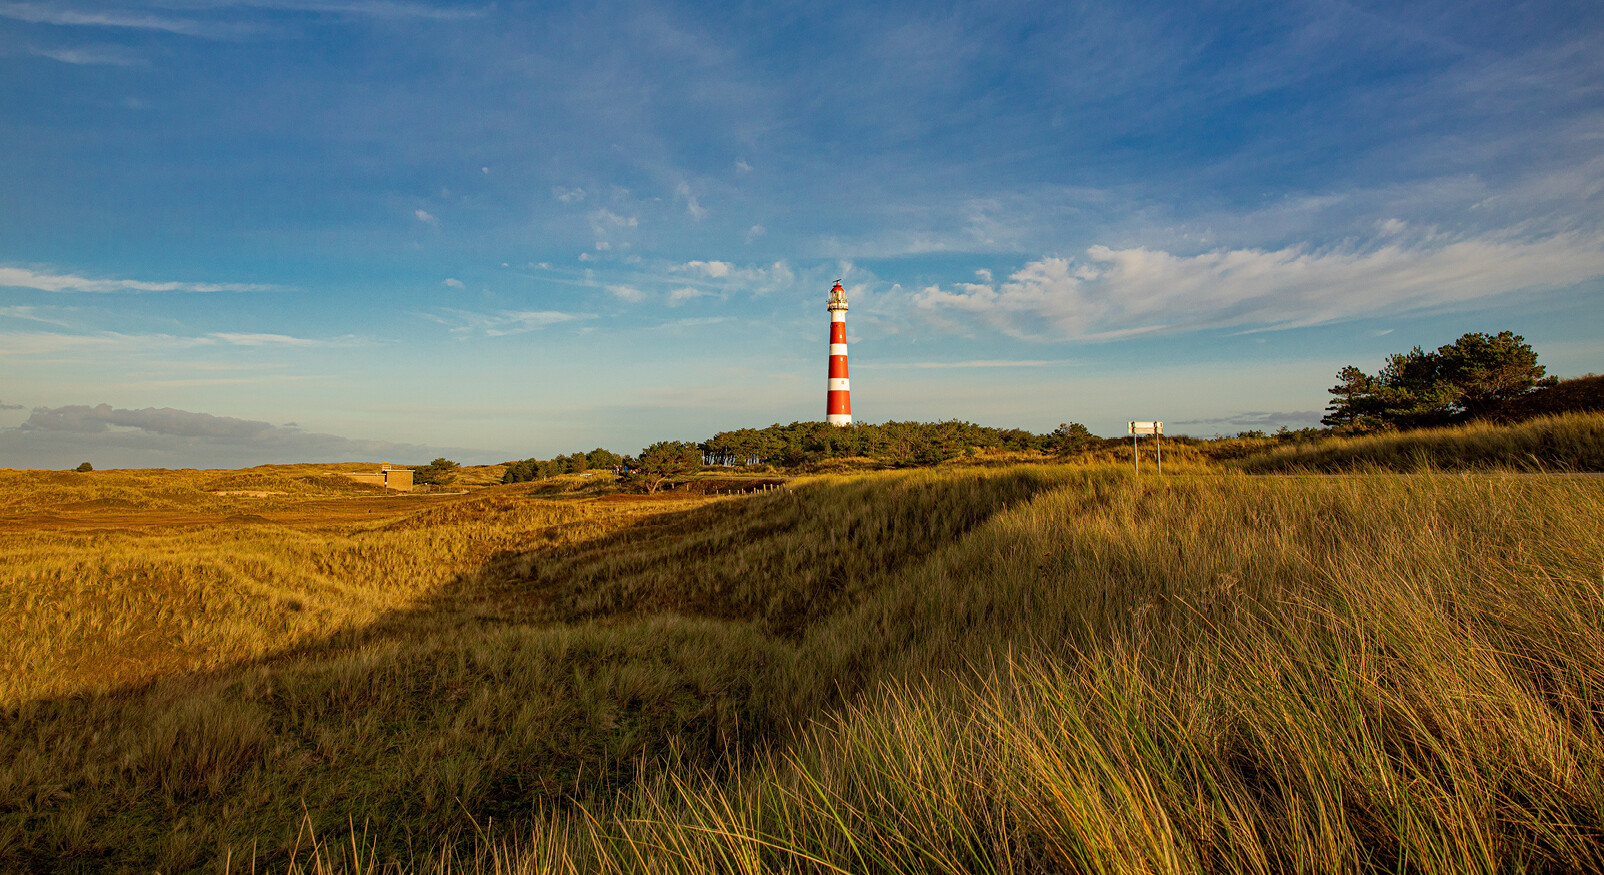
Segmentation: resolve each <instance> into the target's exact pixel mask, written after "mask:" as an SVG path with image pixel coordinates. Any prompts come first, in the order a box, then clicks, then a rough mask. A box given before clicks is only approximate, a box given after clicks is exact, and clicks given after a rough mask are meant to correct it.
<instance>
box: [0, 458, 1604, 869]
mask: <svg viewBox="0 0 1604 875" xmlns="http://www.w3.org/2000/svg"><path fill="white" fill-rule="evenodd" d="M472 501H505V502H508V503H509V504H508V507H509V508H515V507H517V506H519V503H520V502H526V503H529V504H532V505H539V506H540V507H541V509H542V510H543V509H544V505H546V504H549V503H548V502H538V501H536V500H534V499H529V498H525V497H515V496H502V497H500V498H497V497H496V496H494V495H486V496H484V497H483V498H475V499H472ZM625 506H626V505H622V504H619V505H616V507H620V508H621V507H625ZM456 507H459V506H458V505H451V506H447V507H442V508H440V509H438V511H435V510H431V511H428V512H427V513H437V514H438V516H435V517H430V516H418V517H413V518H410V519H398V520H392V521H390V522H389V523H388V524H387V526H388V528H379V527H374V528H370V529H366V530H363V531H362V532H360V533H358V534H361V535H364V536H372V537H375V538H380V537H382V534H383V533H384V532H388V533H390V534H392V535H393V536H394V537H397V538H403V537H413V536H415V534H416V532H418V531H419V530H431V529H434V528H437V527H446V528H449V526H450V525H452V524H453V523H452V522H451V520H452V519H454V518H455V516H454V515H456V514H460V515H461V516H462V518H463V519H464V520H468V519H471V518H473V517H474V515H475V514H476V513H478V512H479V510H476V509H475V508H474V507H473V506H472V505H471V504H462V505H460V510H452V508H456ZM605 507H606V505H603V504H600V503H597V504H594V505H591V506H589V509H587V511H586V512H594V513H598V514H602V513H612V512H613V511H611V510H606V509H605ZM598 508H601V509H598ZM529 512H530V513H534V512H535V511H534V510H530V511H529ZM462 524H464V525H467V524H468V523H467V522H464V523H462ZM556 530H562V527H561V525H559V526H556V527H555V528H552V527H548V528H540V527H538V526H537V527H532V528H531V529H530V530H529V532H528V533H527V534H526V535H524V536H523V540H522V542H521V543H519V544H518V545H517V546H516V547H515V548H508V549H505V550H502V551H500V552H499V553H497V554H495V555H492V556H490V557H489V558H488V559H487V560H485V561H484V562H483V563H482V564H481V565H480V566H478V567H477V568H476V569H474V570H473V571H471V572H470V573H462V574H458V575H456V576H454V577H452V578H451V579H450V580H449V581H447V582H445V583H443V584H440V585H437V586H434V588H433V589H429V590H428V591H427V592H420V593H419V594H418V595H416V596H414V597H413V600H412V601H411V602H410V603H409V604H407V605H406V606H404V607H400V608H396V609H393V610H391V611H389V612H388V613H384V614H383V615H382V616H379V617H377V618H375V619H373V620H372V621H371V622H368V623H367V624H366V625H363V626H360V627H359V628H348V629H347V630H346V631H344V632H341V633H339V634H334V635H331V636H328V637H327V638H325V639H322V640H312V641H303V642H302V643H301V644H300V645H299V646H297V647H296V648H295V649H293V650H291V651H289V652H279V653H278V654H277V655H275V656H273V657H272V658H267V659H257V660H246V661H243V662H237V663H234V664H230V665H220V666H218V667H216V668H214V669H212V670H211V671H208V672H205V673H200V674H197V673H188V674H183V675H180V676H174V677H169V678H165V679H158V680H155V681H153V682H150V683H147V684H145V685H142V686H137V687H132V688H127V689H121V690H115V691H111V692H107V693H88V694H80V695H75V696H69V697H56V698H39V697H35V698H30V699H29V700H28V701H25V702H22V703H20V704H14V705H12V706H11V707H10V708H9V709H8V710H6V711H5V712H3V715H0V721H3V725H0V729H3V732H0V863H3V864H5V865H9V866H12V867H15V868H25V867H29V866H38V865H42V864H44V863H46V862H56V863H59V862H61V861H67V862H68V863H70V864H72V865H77V866H80V867H83V868H117V867H128V868H135V869H147V870H148V869H160V870H161V871H204V870H207V869H210V868H213V867H215V866H221V865H223V863H224V862H226V863H227V865H228V866H229V867H230V868H231V869H232V870H233V871H251V868H252V867H253V866H254V867H256V869H257V870H265V869H267V868H269V867H271V868H272V869H274V870H276V871H283V870H284V868H285V867H286V866H288V867H291V868H299V869H300V870H301V871H308V872H313V871H321V872H334V871H340V872H371V871H381V870H386V869H387V868H388V869H392V870H397V871H403V870H404V871H418V872H434V871H485V872H545V871H563V872H573V871H620V872H626V871H627V872H713V871H717V872H759V871H763V872H768V871H780V872H803V871H807V872H870V871H874V872H958V871H963V872H971V871H980V872H1036V871H1082V870H1084V871H1106V872H1160V871H1162V872H1201V871H1222V870H1244V871H1289V870H1295V871H1332V870H1363V869H1386V870H1391V871H1402V870H1410V871H1454V872H1460V871H1483V870H1486V871H1492V870H1497V871H1516V870H1522V869H1526V870H1547V871H1584V870H1590V869H1597V868H1599V867H1600V866H1601V865H1604V860H1601V859H1600V852H1599V850H1598V849H1599V847H1600V843H1601V840H1604V834H1601V832H1600V827H1599V824H1600V823H1601V822H1604V764H1601V762H1600V757H1601V752H1604V744H1601V743H1600V742H1601V741H1604V739H1601V737H1600V733H1601V731H1604V723H1601V721H1600V720H1599V718H1598V715H1599V714H1600V713H1604V711H1601V707H1600V706H1601V704H1604V668H1601V666H1604V594H1601V593H1604V534H1601V533H1604V484H1598V483H1595V482H1593V481H1586V480H1570V479H1558V478H1533V477H1512V476H1502V475H1499V476H1489V477H1485V478H1477V479H1464V478H1442V477H1412V478H1397V477H1392V476H1387V475H1370V476H1359V477H1347V478H1332V479H1326V478H1297V479H1281V478H1253V477H1248V476H1244V475H1240V474H1225V475H1203V474H1200V475H1184V476H1167V477H1165V478H1163V479H1160V478H1158V477H1156V476H1144V477H1142V478H1140V479H1138V478H1135V477H1133V476H1131V475H1130V474H1129V472H1128V471H1126V470H1124V469H1122V468H1102V469H1100V468H1095V467H1094V468H1085V467H1079V468H1077V467H1042V466H1035V467H1030V468H1011V469H1010V468H1002V469H977V470H958V471H938V472H902V473H888V474H875V475H853V476H832V477H818V478H811V479H808V480H806V481H803V482H799V483H796V484H793V486H792V488H791V489H789V490H786V491H782V492H777V493H769V494H763V495H759V496H753V497H746V498H731V499H723V500H717V501H712V502H710V503H706V504H703V505H700V506H695V507H691V508H689V509H686V510H682V511H673V512H663V511H662V509H659V512H657V513H652V514H642V515H640V516H637V517H634V518H631V519H629V520H625V521H622V522H613V523H603V524H600V525H598V527H597V529H596V530H593V531H589V532H586V531H583V530H582V529H580V528H575V529H572V532H573V534H572V535H571V536H570V535H567V534H560V535H554V534H551V533H552V532H553V531H556Z"/></svg>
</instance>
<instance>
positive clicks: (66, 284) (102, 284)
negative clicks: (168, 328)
mask: <svg viewBox="0 0 1604 875" xmlns="http://www.w3.org/2000/svg"><path fill="white" fill-rule="evenodd" d="M0 287H12V288H20V289H36V290H38V291H41V292H93V293H115V292H132V293H142V292H200V293H206V292H277V291H285V290H286V288H285V287H284V286H276V285H270V284H266V283H197V282H173V281H160V282H152V281H149V280H131V279H95V278H91V277H84V276H78V275H76V274H63V273H45V272H41V271H36V270H29V269H28V268H24V267H0Z"/></svg>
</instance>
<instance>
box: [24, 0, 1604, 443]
mask: <svg viewBox="0 0 1604 875" xmlns="http://www.w3.org/2000/svg"><path fill="white" fill-rule="evenodd" d="M1600 46H1604V6H1600V5H1599V4H1598V3H1596V2H1574V3H1531V4H1513V3H1474V2H1451V3H1403V4H1399V3H1373V4H1370V3H1338V2H1332V3H1326V2H1312V3H1291V4H1289V3H1262V4H1254V3H1223V4H1222V3H1145V4H1144V3H1125V4H1071V3H984V4H973V5H962V4H929V5H924V4H872V5H871V4H858V3H854V4H829V3H788V4H732V5H726V6H719V5H717V4H711V3H695V4H692V3H685V4H674V3H663V2H620V3H586V4H574V5H572V6H564V5H562V4H539V5H524V4H507V3H479V4H431V3H409V2H383V0H285V2H279V0H261V2H251V0H246V2H202V0H167V2H161V3H118V4H103V3H90V2H54V3H46V2H16V0H0V156H3V158H0V466H10V467H65V466H69V465H75V464H76V463H77V462H79V461H82V460H84V459H88V460H90V461H92V462H94V463H95V464H96V466H97V467H111V466H133V465H162V466H213V465H218V466H244V465H252V464H258V463H264V462H279V461H296V460H308V461H323V460H335V459H347V458H349V459H368V460H373V461H379V460H389V461H397V462H418V461H427V460H428V459H429V458H433V457H434V456H435V455H440V454H445V455H449V456H451V457H452V458H456V459H458V460H460V461H464V462H493V461H501V460H506V459H512V458H524V457H528V456H539V457H549V456H551V455H555V454H557V453H566V452H571V451H574V450H583V449H589V448H592V447H595V446H606V447H609V448H612V449H615V450H618V451H622V452H631V451H635V450H638V449H639V448H640V447H641V446H644V445H645V444H646V443H649V442H650V441H653V440H658V439H669V438H673V439H702V438H706V437H708V436H711V435H712V434H713V433H715V432H717V431H720V430H724V429H730V428H737V427H742V426H762V425H767V424H770V423H773V422H790V421H792V420H798V419H802V420H808V419H821V418H822V417H823V413H824V411H823V406H824V395H825V385H824V384H825V365H826V361H825V353H826V350H825V344H826V343H827V340H828V316H827V314H826V311H825V309H824V304H825V300H826V295H827V292H828V290H829V287H830V284H831V282H832V281H833V280H834V279H835V278H836V277H842V278H843V279H844V283H845V285H846V287H847V289H848V291H849V295H850V300H851V310H850V312H849V314H848V326H849V333H850V340H851V343H852V347H851V350H852V352H851V355H852V378H853V396H854V397H853V402H854V404H853V412H854V414H855V416H856V417H857V418H858V419H859V420H860V421H874V422H879V421H885V420H887V419H919V420H934V419H949V418H959V419H967V420H971V421H975V422H980V423H984V424H990V425H1000V426H1021V427H1026V428H1031V429H1033V430H1037V431H1043V430H1048V429H1051V428H1052V427H1053V426H1054V425H1056V424H1057V423H1059V422H1063V421H1079V422H1083V423H1085V424H1086V425H1087V426H1088V427H1090V428H1091V429H1092V430H1093V431H1095V432H1099V433H1103V434H1115V433H1120V432H1122V431H1123V423H1124V421H1125V420H1127V419H1163V420H1165V421H1166V422H1167V423H1170V424H1171V426H1170V430H1173V431H1189V432H1192V433H1195V434H1213V433H1217V432H1223V433H1230V432H1235V431H1238V430H1241V429H1244V428H1274V427H1276V426H1279V425H1283V424H1285V425H1291V426H1302V425H1309V424H1314V423H1315V422H1317V421H1318V419H1319V416H1320V412H1321V409H1322V408H1323V407H1324V406H1325V403H1326V400H1327V395H1326V393H1325V389H1326V388H1328V387H1329V386H1330V385H1332V383H1333V382H1334V375H1335V372H1336V370H1337V369H1338V368H1339V367H1341V366H1343V365H1345V364H1358V365H1360V366H1362V367H1364V368H1366V369H1367V370H1374V369H1376V368H1377V367H1379V366H1380V364H1381V360H1382V357H1383V356H1384V355H1386V354H1387V353H1389V352H1394V351H1400V350H1404V349H1408V348H1409V347H1411V346H1414V345H1416V344H1420V345H1424V346H1427V347H1434V346H1438V345H1441V344H1443V343H1447V342H1450V341H1452V340H1453V339H1454V338H1456V337H1458V336H1459V335H1460V334H1462V333H1464V332H1467V331H1499V330H1504V329H1511V330H1514V331H1516V332H1518V333H1520V334H1523V335H1525V336H1526V338H1527V339H1528V340H1529V341H1530V342H1532V344H1533V345H1534V346H1535V347H1536V349H1537V350H1538V353H1539V355H1540V360H1541V361H1542V362H1543V363H1545V364H1546V365H1548V366H1549V369H1550V372H1552V373H1557V374H1560V375H1567V376H1568V375H1578V374H1581V373H1584V372H1588V371H1604V330H1601V326H1604V212H1601V209H1600V208H1601V206H1604V51H1600Z"/></svg>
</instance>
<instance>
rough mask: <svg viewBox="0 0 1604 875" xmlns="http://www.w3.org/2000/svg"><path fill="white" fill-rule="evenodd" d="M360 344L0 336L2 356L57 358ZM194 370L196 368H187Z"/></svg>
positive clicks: (262, 337)
mask: <svg viewBox="0 0 1604 875" xmlns="http://www.w3.org/2000/svg"><path fill="white" fill-rule="evenodd" d="M41 321H44V320H41ZM360 342H361V341H360V340H359V339H358V338H356V337H353V336H351V335H346V336H344V337H336V338H330V339H315V338H307V337H291V336H290V335H287V334H250V333H236V332H226V331H218V332H213V333H211V334H206V335H203V336H200V337H183V336H179V335H173V334H120V333H118V332H115V331H102V332H99V333H96V334H68V333H63V332H49V331H38V332H26V331H14V332H6V333H0V356H5V355H16V356H31V355H53V354H56V353H63V352H76V351H83V350H93V351H96V352H110V353H117V354H121V355H137V354H140V353H150V352H161V351H167V350H175V349H195V348H198V347H217V346H245V347H267V346H279V347H284V346H293V347H320V348H336V347H349V346H356V345H358V344H359V343H360ZM194 366H195V365H193V364H186V367H194Z"/></svg>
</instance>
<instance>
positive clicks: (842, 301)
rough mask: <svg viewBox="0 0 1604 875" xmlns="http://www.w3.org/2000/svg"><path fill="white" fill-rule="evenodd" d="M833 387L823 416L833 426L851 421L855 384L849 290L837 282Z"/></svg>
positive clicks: (832, 322)
mask: <svg viewBox="0 0 1604 875" xmlns="http://www.w3.org/2000/svg"><path fill="white" fill-rule="evenodd" d="M829 310H830V388H829V390H828V391H827V392H826V393H825V396H824V397H825V401H824V418H825V420H826V421H828V422H829V423H830V424H831V425H851V424H852V385H851V382H850V381H849V380H848V379H847V290H846V289H843V288H841V281H840V280H836V281H835V288H833V289H831V290H830V306H829Z"/></svg>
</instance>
